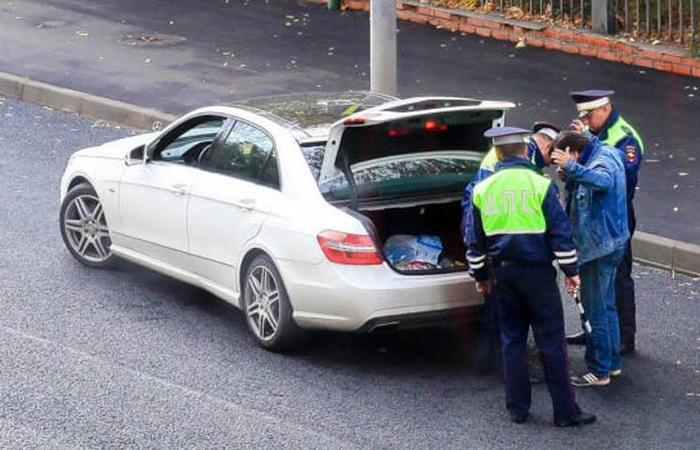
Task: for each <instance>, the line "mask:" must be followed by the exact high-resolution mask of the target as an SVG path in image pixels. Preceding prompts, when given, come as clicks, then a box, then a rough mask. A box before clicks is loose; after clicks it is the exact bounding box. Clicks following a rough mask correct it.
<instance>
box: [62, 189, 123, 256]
mask: <svg viewBox="0 0 700 450" xmlns="http://www.w3.org/2000/svg"><path fill="white" fill-rule="evenodd" d="M58 222H59V226H60V228H61V237H62V238H63V242H64V243H65V244H66V247H67V248H68V251H69V252H70V253H71V255H73V257H74V258H75V259H77V260H78V261H79V262H80V263H81V264H84V265H86V266H88V267H91V268H94V269H108V268H111V267H113V265H114V256H113V255H112V252H111V250H110V247H111V245H112V239H111V237H110V234H109V226H108V225H107V219H106V218H105V214H104V209H103V208H102V202H101V201H100V198H99V197H98V196H97V193H96V192H95V189H93V187H92V186H90V185H89V184H87V183H81V184H79V185H77V186H75V187H74V188H73V189H71V190H70V191H69V192H68V194H67V195H66V197H65V198H64V199H63V203H61V210H60V213H59V220H58Z"/></svg>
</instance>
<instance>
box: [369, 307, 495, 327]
mask: <svg viewBox="0 0 700 450" xmlns="http://www.w3.org/2000/svg"><path fill="white" fill-rule="evenodd" d="M482 306H483V305H479V306H467V307H462V308H453V309H443V310H439V311H429V312H422V313H419V312H416V313H412V314H403V315H397V316H381V317H375V318H374V319H370V320H369V321H368V322H365V324H364V325H362V326H361V327H360V328H359V329H358V331H359V332H364V333H373V332H379V331H385V330H387V331H388V330H393V329H399V330H410V329H415V328H433V327H439V328H443V327H458V326H459V325H462V324H465V323H470V322H473V321H475V320H478V318H479V317H480V314H481V312H482V311H483V307H482Z"/></svg>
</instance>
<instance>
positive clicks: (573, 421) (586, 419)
mask: <svg viewBox="0 0 700 450" xmlns="http://www.w3.org/2000/svg"><path fill="white" fill-rule="evenodd" d="M595 420H596V417H595V415H594V414H591V413H587V412H583V411H581V412H580V413H579V414H577V415H575V416H572V417H569V418H568V419H563V420H555V421H554V426H556V427H575V426H578V425H588V424H589V423H593V422H595Z"/></svg>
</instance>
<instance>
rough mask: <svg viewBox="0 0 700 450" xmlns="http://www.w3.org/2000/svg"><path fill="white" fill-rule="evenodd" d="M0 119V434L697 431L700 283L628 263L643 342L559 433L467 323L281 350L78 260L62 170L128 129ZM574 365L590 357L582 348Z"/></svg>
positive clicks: (331, 440) (470, 435)
mask: <svg viewBox="0 0 700 450" xmlns="http://www.w3.org/2000/svg"><path fill="white" fill-rule="evenodd" d="M0 119H1V120H0V155H2V158H0V181H1V182H2V192H3V196H2V202H0V242H2V245H3V249H2V251H0V280H2V281H1V282H0V300H1V302H2V303H1V304H2V308H0V448H3V449H41V450H47V449H85V448H87V449H123V448H128V449H141V448H144V449H145V448H148V449H155V448H158V449H183V448H187V449H198V448H201V449H219V448H221V449H223V448H253V447H255V448H266V449H268V448H269V449H286V448H305V449H306V448H309V449H313V448H318V449H329V448H333V449H336V448H338V449H344V448H395V449H408V448H410V449H434V448H445V449H450V448H455V449H458V448H459V449H463V448H469V449H501V448H515V447H517V448H519V449H528V448H548V449H550V450H555V449H567V450H568V449H574V448H581V449H583V448H601V446H603V447H605V448H615V449H620V450H622V449H634V450H642V449H669V448H673V449H697V448H698V445H700V439H699V438H698V429H700V428H699V426H700V327H699V326H698V320H697V318H698V317H700V284H699V283H698V281H693V280H691V279H689V278H685V277H682V276H679V277H678V278H676V279H671V278H670V277H669V274H668V273H666V272H662V271H658V270H655V269H650V268H646V267H635V276H636V278H637V283H638V295H639V300H638V302H639V326H640V333H639V338H638V346H639V353H638V354H637V355H636V356H635V357H633V358H630V359H626V360H625V363H624V364H625V365H624V374H623V376H622V377H621V378H619V379H616V380H615V381H614V383H613V384H612V385H611V386H609V387H608V388H603V389H594V390H583V391H579V401H580V404H581V405H582V406H583V407H584V408H586V409H588V410H591V411H593V412H595V413H597V414H598V415H599V420H600V421H599V423H597V424H596V425H593V426H590V427H585V428H581V429H567V430H562V429H555V428H554V427H553V426H551V423H550V421H551V409H550V405H549V400H548V396H547V393H546V389H545V387H544V386H543V385H539V386H536V387H535V389H534V391H535V393H534V404H533V408H532V412H533V415H534V420H532V421H531V422H529V423H527V424H526V425H523V426H517V425H514V424H511V423H510V422H509V421H508V420H507V415H506V413H505V410H504V407H503V392H502V388H501V385H500V382H499V379H498V378H497V377H495V376H484V375H477V374H475V373H474V371H473V370H472V369H471V368H470V367H469V365H468V364H467V363H466V362H465V361H466V359H467V350H468V348H469V343H468V342H466V341H465V340H464V339H462V338H459V337H458V336H464V335H468V334H469V333H468V331H469V330H463V331H465V333H458V334H445V333H411V334H402V335H392V336H390V337H388V338H387V339H385V340H376V339H372V338H369V337H367V336H364V335H342V334H319V335H315V336H314V337H313V339H312V340H311V342H310V343H309V346H308V347H307V348H305V349H303V350H301V351H298V352H296V353H292V354H286V355H280V354H274V353H270V352H267V351H265V350H262V349H260V348H258V347H257V346H256V344H255V343H254V341H253V339H252V337H251V336H250V335H249V334H248V332H247V329H246V326H245V322H244V320H243V316H242V314H241V313H240V312H239V311H237V310H236V309H235V308H233V307H231V306H229V305H227V304H225V303H224V302H223V301H220V300H218V299H216V298H214V297H212V296H211V295H209V294H207V293H205V292H203V291H201V290H198V289H195V288H192V287H188V286H187V285H184V284H182V283H180V282H177V281H173V280H170V279H167V278H165V277H163V276H161V275H158V274H155V273H153V272H150V271H148V270H145V269H141V268H138V267H136V266H133V265H130V264H127V263H124V264H121V265H120V267H119V268H118V269H117V270H114V271H95V270H90V269H87V268H85V267H83V266H81V265H79V264H78V263H77V262H76V261H74V260H73V259H72V257H71V256H70V255H69V253H68V251H67V250H66V249H65V248H64V247H63V243H62V241H61V238H60V235H59V231H58V225H57V215H58V183H59V180H60V176H61V173H62V170H63V168H64V166H65V164H66V162H67V159H68V157H69V155H70V153H71V151H73V150H76V149H78V148H81V147H85V146H89V145H95V144H98V143H101V142H105V141H108V140H111V139H115V138H118V137H121V136H124V135H127V134H129V133H130V132H129V131H128V130H123V129H119V128H116V127H113V126H106V125H104V124H100V123H93V121H91V120H88V119H85V118H78V117H75V116H72V115H69V114H65V113H60V112H56V111H49V110H46V109H42V108H41V107H38V106H35V105H29V104H22V103H18V102H15V101H10V100H2V101H0ZM566 305H567V316H568V319H569V322H568V326H569V328H571V329H574V328H576V327H577V322H576V321H577V318H576V315H575V313H574V311H573V308H572V307H571V302H570V301H567V303H566ZM571 362H572V367H573V368H574V370H577V371H578V370H581V369H582V368H583V365H582V351H581V349H575V350H573V351H572V352H571Z"/></svg>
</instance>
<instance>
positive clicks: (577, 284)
mask: <svg viewBox="0 0 700 450" xmlns="http://www.w3.org/2000/svg"><path fill="white" fill-rule="evenodd" d="M564 284H565V285H566V292H567V293H568V294H569V295H571V294H573V293H574V291H576V290H578V289H580V288H581V278H579V276H578V275H576V276H574V277H566V278H565V279H564Z"/></svg>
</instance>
